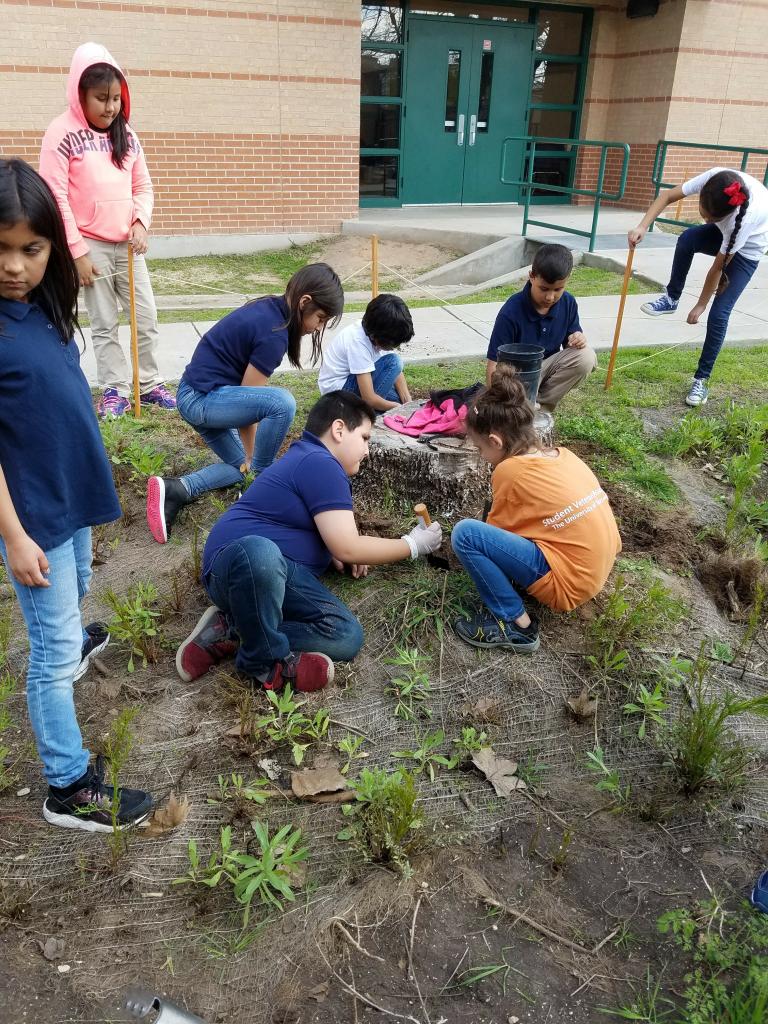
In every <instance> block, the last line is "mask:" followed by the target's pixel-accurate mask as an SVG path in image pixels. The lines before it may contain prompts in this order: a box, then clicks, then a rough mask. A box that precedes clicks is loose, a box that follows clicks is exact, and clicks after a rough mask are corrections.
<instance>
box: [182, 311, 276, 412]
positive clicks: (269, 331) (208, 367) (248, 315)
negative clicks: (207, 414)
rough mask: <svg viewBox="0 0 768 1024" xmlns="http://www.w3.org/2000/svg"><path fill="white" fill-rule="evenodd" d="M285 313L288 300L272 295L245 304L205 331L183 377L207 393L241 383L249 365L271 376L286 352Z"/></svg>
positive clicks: (191, 384)
mask: <svg viewBox="0 0 768 1024" xmlns="http://www.w3.org/2000/svg"><path fill="white" fill-rule="evenodd" d="M288 316H289V312H288V304H287V302H286V301H285V299H283V298H278V297H277V296H274V295H270V296H267V298H265V299H258V300H257V301H256V302H248V303H246V304H245V305H244V306H241V307H240V309H236V310H235V311H234V312H232V313H230V314H229V315H228V316H225V317H223V318H222V319H221V320H219V322H218V323H217V324H214V325H213V327H212V328H211V329H210V331H206V332H205V334H204V335H203V336H202V338H201V339H200V341H199V342H198V344H197V348H196V349H195V351H194V352H193V353H192V359H191V360H190V362H189V365H188V366H187V368H186V370H185V371H184V377H183V379H184V380H185V381H186V382H187V384H189V386H190V387H191V388H194V389H195V391H201V392H202V393H203V394H204V395H207V394H208V392H209V391H213V389H214V388H221V387H226V386H227V385H231V386H233V387H237V386H238V385H240V384H242V382H243V374H244V373H245V371H246V370H247V369H248V365H249V364H250V365H251V366H255V367H256V369H257V370H259V371H260V372H261V373H263V374H264V376H265V377H271V376H272V374H273V373H274V372H275V370H276V369H277V368H278V366H279V365H280V363H281V362H282V361H283V357H284V356H285V353H286V352H287V351H288V328H287V327H286V324H287V322H288Z"/></svg>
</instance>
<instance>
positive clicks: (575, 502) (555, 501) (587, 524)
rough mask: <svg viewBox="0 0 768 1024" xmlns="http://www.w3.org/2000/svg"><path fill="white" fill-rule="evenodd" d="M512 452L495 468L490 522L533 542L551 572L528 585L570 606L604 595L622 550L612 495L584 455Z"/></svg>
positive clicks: (549, 600)
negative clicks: (601, 483)
mask: <svg viewBox="0 0 768 1024" xmlns="http://www.w3.org/2000/svg"><path fill="white" fill-rule="evenodd" d="M557 452H558V456H557V458H548V457H547V456H546V455H541V456H538V455H513V456H511V457H510V458H508V459H504V461H503V462H500V463H499V465H498V466H497V467H496V468H495V469H494V471H493V477H492V484H493V506H492V507H491V511H490V513H489V515H488V522H489V523H490V524H491V525H492V526H499V527H501V528H502V529H503V530H509V531H510V533H516V534H518V535H519V536H521V537H526V538H527V539H528V540H532V541H533V542H534V543H535V544H538V546H539V547H540V548H541V550H542V552H543V553H544V557H545V558H546V560H547V561H548V562H549V568H550V572H548V573H546V575H544V576H542V577H541V579H540V580H537V581H536V582H535V583H534V584H533V585H532V586H530V587H529V588H528V593H529V594H531V595H532V596H533V597H535V598H536V599H537V600H538V601H541V603H542V604H546V605H548V606H549V607H550V608H554V609H556V610H558V611H570V610H571V609H572V608H576V606H577V605H580V604H583V603H584V602H585V601H589V599H590V598H592V597H594V596H595V594H598V593H599V592H600V591H601V590H602V588H603V586H604V585H605V581H606V580H607V579H608V574H609V572H610V571H611V569H612V567H613V563H614V562H615V560H616V555H617V554H618V553H619V552H620V551H621V537H620V536H619V531H618V528H617V526H616V520H615V519H614V518H613V512H612V511H611V506H610V505H609V504H608V497H607V495H606V493H605V491H604V490H603V488H602V487H601V486H600V483H599V481H598V479H597V477H596V476H595V474H594V473H593V472H592V470H591V469H590V468H589V466H586V465H585V464H584V463H583V462H582V461H581V459H580V458H578V456H576V455H574V454H573V452H571V451H569V450H568V449H567V448H558V449H557Z"/></svg>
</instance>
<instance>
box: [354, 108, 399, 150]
mask: <svg viewBox="0 0 768 1024" xmlns="http://www.w3.org/2000/svg"><path fill="white" fill-rule="evenodd" d="M399 146H400V107H399V105H397V106H396V105H390V104H388V103H364V104H363V105H362V107H361V108H360V148H361V149H398V148H399Z"/></svg>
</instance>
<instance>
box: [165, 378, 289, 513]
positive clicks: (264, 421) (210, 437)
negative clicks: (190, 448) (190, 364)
mask: <svg viewBox="0 0 768 1024" xmlns="http://www.w3.org/2000/svg"><path fill="white" fill-rule="evenodd" d="M176 407H177V408H178V410H179V413H180V414H181V417H182V419H184V420H186V421H187V423H189V425H190V426H191V427H194V428H195V430H196V431H197V432H198V434H199V435H200V437H202V439H203V440H204V441H205V443H206V444H207V445H208V447H209V448H210V449H211V451H213V452H214V453H215V454H216V455H218V456H219V458H220V459H221V462H215V463H214V464H213V465H212V466H205V467H204V468H203V469H198V470H197V472H195V473H188V474H187V475H186V476H183V477H182V478H181V479H182V481H183V483H184V486H185V487H186V488H187V490H188V491H189V493H190V495H191V496H192V497H193V498H197V497H198V495H200V494H204V493H205V492H206V491H213V490H215V489H216V488H217V487H231V486H232V485H233V484H239V483H242V481H243V474H242V473H241V472H240V466H241V465H242V464H243V459H244V458H245V449H244V448H243V442H242V441H241V440H240V435H239V434H238V432H237V429H236V428H237V427H247V426H249V425H250V424H252V423H258V424H259V427H258V430H257V431H256V445H255V447H254V449H253V460H252V461H251V469H252V470H253V471H254V472H259V471H260V470H262V469H266V468H267V466H271V465H272V463H273V462H274V461H275V456H276V455H277V453H278V450H279V448H280V445H281V444H282V443H283V441H284V440H285V436H286V434H287V433H288V431H289V429H290V426H291V423H293V417H294V416H295V415H296V401H295V399H294V397H293V395H292V394H291V393H290V391H286V390H285V388H251V387H223V388H214V389H213V391H209V392H208V394H207V395H204V394H203V393H202V392H201V391H195V390H194V388H191V387H190V386H189V384H187V383H186V381H185V380H184V378H182V380H181V383H180V384H179V390H178V393H177V395H176Z"/></svg>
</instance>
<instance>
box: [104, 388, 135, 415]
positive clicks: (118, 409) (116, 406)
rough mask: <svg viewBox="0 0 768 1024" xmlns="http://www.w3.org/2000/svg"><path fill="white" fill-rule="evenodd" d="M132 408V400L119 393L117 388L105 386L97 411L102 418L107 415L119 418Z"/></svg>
mask: <svg viewBox="0 0 768 1024" xmlns="http://www.w3.org/2000/svg"><path fill="white" fill-rule="evenodd" d="M130 408H131V403H130V401H129V400H128V399H127V398H123V396H122V395H119V394H118V393H117V391H116V390H115V388H104V394H103V395H102V396H101V398H100V399H99V402H98V405H97V406H96V411H97V413H98V414H99V418H100V419H102V420H103V419H106V418H107V416H111V417H112V418H113V419H118V418H119V417H120V416H125V414H126V413H127V412H128V411H129V410H130Z"/></svg>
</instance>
